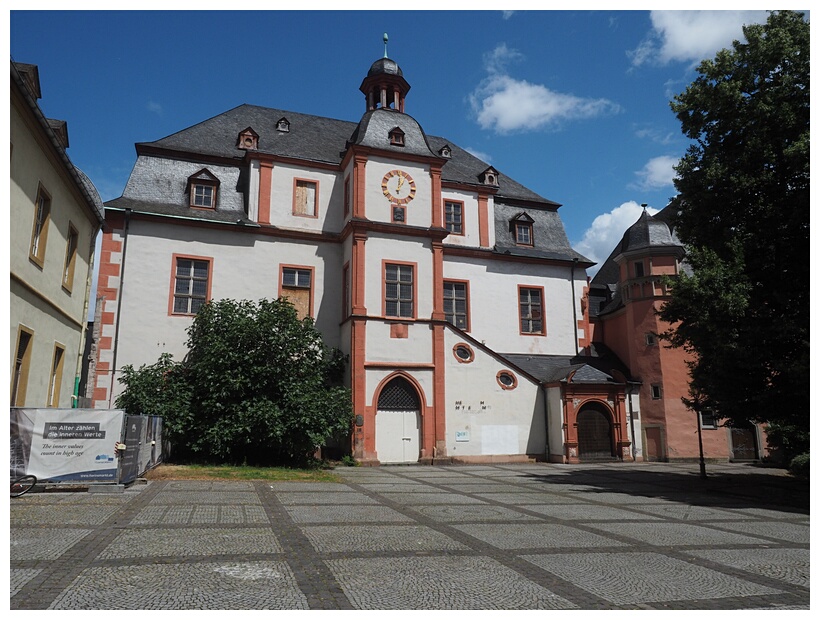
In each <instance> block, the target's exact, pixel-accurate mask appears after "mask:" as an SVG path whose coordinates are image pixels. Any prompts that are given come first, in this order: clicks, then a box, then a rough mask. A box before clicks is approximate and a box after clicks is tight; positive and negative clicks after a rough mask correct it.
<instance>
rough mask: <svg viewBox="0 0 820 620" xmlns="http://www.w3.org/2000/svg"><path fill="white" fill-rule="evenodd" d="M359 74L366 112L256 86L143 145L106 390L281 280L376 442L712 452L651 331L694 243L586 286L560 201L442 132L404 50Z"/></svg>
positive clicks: (551, 452) (364, 446)
mask: <svg viewBox="0 0 820 620" xmlns="http://www.w3.org/2000/svg"><path fill="white" fill-rule="evenodd" d="M351 90H352V89H351ZM359 90H360V92H361V96H363V99H362V101H363V104H364V105H363V108H364V110H363V115H362V117H361V119H359V120H358V122H349V121H341V120H335V119H331V118H325V117H318V116H312V115H306V114H301V113H297V112H290V111H284V110H277V109H273V108H267V107H259V106H253V105H247V104H245V105H240V106H238V107H236V108H234V109H232V110H229V111H227V112H224V113H223V114H220V115H218V116H215V117H213V118H211V119H208V120H206V121H203V122H202V123H200V124H198V125H194V126H193V127H189V128H187V129H184V130H182V131H180V132H178V133H175V134H172V135H170V136H167V137H165V138H162V139H160V140H157V141H154V142H145V143H139V144H137V145H136V148H137V161H136V163H135V165H134V169H133V171H132V173H131V176H130V178H129V180H128V183H127V185H126V187H125V190H124V191H123V195H122V197H120V198H117V199H115V200H112V201H110V202H108V203H107V204H106V205H105V217H106V224H107V226H106V230H105V233H104V237H103V242H102V254H101V267H100V277H99V288H98V297H100V298H101V304H102V306H101V309H100V310H99V316H100V321H99V328H98V329H97V330H96V331H97V333H96V345H97V352H98V354H97V358H96V366H95V369H94V372H93V373H92V374H91V375H90V376H89V382H88V385H89V387H88V394H87V395H88V396H89V397H90V398H92V399H93V402H94V406H95V407H100V408H108V407H111V406H113V405H114V403H115V401H116V396H117V394H118V393H119V392H120V391H121V389H122V386H121V385H120V384H119V382H118V378H119V376H120V375H119V370H120V369H121V368H122V367H123V366H124V365H126V364H131V365H133V366H134V367H139V366H140V365H142V364H151V363H154V362H155V361H156V360H157V359H158V357H159V356H160V354H161V353H163V352H168V353H171V354H173V356H174V358H175V359H181V358H182V357H183V356H184V355H185V346H184V343H185V328H186V327H187V326H188V325H190V323H191V320H192V317H193V316H194V315H195V314H196V312H197V310H198V309H199V307H200V306H201V305H202V304H204V303H206V302H207V301H208V300H210V299H222V298H232V299H259V298H274V297H279V296H282V297H287V298H289V299H290V300H291V301H292V302H293V303H294V305H295V306H296V308H297V310H298V312H299V313H300V314H301V315H302V316H310V317H311V318H312V319H313V320H314V322H315V324H316V326H317V328H318V329H319V330H320V331H321V332H322V334H323V336H324V339H325V342H326V343H327V344H328V345H330V346H335V347H338V348H340V349H341V350H342V351H343V352H344V353H345V354H346V355H348V359H349V364H348V368H349V377H348V381H349V386H350V388H351V392H352V399H353V408H354V414H355V418H354V423H353V429H352V438H351V444H350V450H351V451H352V454H353V456H354V457H355V458H356V459H357V460H358V461H360V462H362V463H366V464H374V465H376V464H382V463H418V462H421V463H450V462H472V463H476V462H494V461H515V460H545V461H551V462H566V463H573V462H579V461H585V460H594V459H624V460H631V459H644V458H652V459H655V458H657V459H667V458H693V457H694V456H696V453H697V451H696V449H695V451H694V452H693V450H692V446H693V445H695V447H696V444H693V443H692V442H696V438H695V435H694V431H695V428H696V426H695V420H694V419H693V416H692V415H690V414H688V413H687V412H685V411H681V410H680V407H676V406H675V405H674V402H673V401H674V400H675V399H676V398H677V400H678V402H679V396H676V395H675V393H674V392H675V391H678V393H679V394H683V393H685V374H684V370H683V368H682V366H680V360H678V366H675V369H674V370H672V365H667V363H666V360H670V363H671V360H672V358H673V356H672V355H671V354H669V355H666V353H665V352H662V350H661V348H659V347H656V348H655V349H654V352H655V353H654V354H655V358H652V360H650V357H651V355H652V353H651V352H647V348H646V345H642V346H640V347H638V344H640V343H638V344H636V342H637V341H636V338H639V339H642V338H644V334H645V333H649V332H653V331H654V332H657V328H656V327H653V326H651V325H649V323H648V322H647V321H649V320H650V319H648V318H647V317H646V316H642V317H638V314H639V313H641V312H643V313H646V312H648V311H649V309H650V308H651V307H652V304H654V303H657V302H659V301H661V300H662V294H661V292H660V291H658V290H655V289H653V288H652V287H653V283H652V278H653V276H655V275H657V274H659V273H661V271H664V272H672V270H674V269H677V268H678V266H679V264H680V258H681V251H680V247H679V246H675V247H674V248H673V247H671V246H670V247H664V248H663V251H658V252H657V257H656V258H655V257H654V256H655V254H653V253H654V252H656V248H655V247H654V246H652V245H651V244H650V245H649V246H647V247H642V248H638V246H637V245H636V246H629V247H626V248H624V250H623V251H621V252H619V253H618V254H617V255H615V256H613V259H612V260H613V261H614V262H615V264H616V265H617V266H618V267H619V268H620V270H621V273H620V275H618V274H616V276H617V277H616V278H615V279H614V280H612V281H611V282H609V281H607V282H603V280H601V281H600V282H598V281H597V278H596V281H593V282H592V287H591V288H590V286H589V284H590V283H589V281H588V279H587V276H586V268H588V267H590V266H592V264H593V263H592V262H591V261H590V260H588V259H587V258H585V257H584V256H582V255H580V254H579V253H577V252H576V251H575V250H573V249H572V247H570V244H569V242H568V240H567V236H566V233H565V231H564V227H563V224H562V222H561V219H560V216H559V214H558V208H559V206H560V205H559V204H558V203H556V202H553V201H552V200H549V199H546V198H544V197H542V196H540V195H538V194H536V193H535V192H533V191H531V190H529V189H528V188H526V187H524V186H523V185H521V184H520V183H517V182H516V181H515V180H513V179H512V178H511V177H509V176H507V175H506V174H505V173H503V172H502V171H499V170H496V169H495V168H493V167H492V166H491V165H489V164H488V163H486V162H483V161H481V160H480V159H478V158H476V157H475V156H473V155H471V154H470V153H468V152H467V151H465V150H464V149H462V148H460V147H458V146H457V145H456V144H454V143H453V142H452V141H450V140H447V139H446V138H443V137H438V136H433V135H428V134H426V133H425V132H424V130H423V129H422V127H421V125H420V124H419V122H418V121H417V120H415V119H414V118H413V117H412V116H410V115H409V114H408V110H409V109H410V107H411V106H410V104H409V102H408V97H407V96H408V92H409V91H410V84H409V83H408V82H407V81H406V80H405V78H404V75H403V73H402V71H401V69H400V68H399V66H398V64H397V63H396V62H395V61H393V60H391V59H390V58H387V57H386V56H385V57H384V58H381V59H379V60H377V61H376V62H374V63H373V64H372V66H371V67H370V68H369V71H367V73H366V75H365V76H364V79H363V81H362V82H361V84H360V86H359ZM630 230H631V229H630ZM668 235H669V231H668V228H667V236H668ZM643 252H645V254H642V253H643ZM638 254H640V255H641V256H643V257H644V259H645V261H646V262H645V269H646V271H645V272H643V273H641V275H640V276H636V277H635V278H633V277H632V276H628V275H627V268H629V269H634V263H635V261H636V260H637V256H638ZM607 273H609V270H607ZM633 286H644V287H645V290H646V293H642V294H640V295H638V293H634V296H632V297H629V298H624V297H623V295H621V292H623V291H625V290H629V291H632V290H633V289H632V287H633ZM653 291H655V292H653ZM630 294H632V293H630ZM593 295H597V297H595V296H593ZM593 306H594V311H593ZM598 341H600V343H599V342H598ZM653 360H654V361H653ZM650 369H651V371H652V373H659V374H657V375H656V374H651V373H650V372H649V371H650ZM667 372H668V373H670V374H668V375H665V374H664V373H667ZM661 375H663V377H662V378H659V379H656V376H657V377H661ZM656 382H657V383H658V385H659V386H660V390H661V392H660V394H661V397H660V398H659V399H655V398H654V394H655V392H654V391H653V390H654V389H655V384H656ZM658 400H659V401H660V402H656V401H658ZM719 433H720V431H716V432H715V433H714V435H715V439H714V440H711V439H710V443H709V446H710V448H709V449H710V456H716V457H720V458H726V457H727V456H728V455H729V444H728V443H727V442H726V441H724V442H723V451H722V452H721V451H720V450H718V448H719V446H720V440H719V439H718V438H717V435H718V434H719ZM733 437H734V435H733Z"/></svg>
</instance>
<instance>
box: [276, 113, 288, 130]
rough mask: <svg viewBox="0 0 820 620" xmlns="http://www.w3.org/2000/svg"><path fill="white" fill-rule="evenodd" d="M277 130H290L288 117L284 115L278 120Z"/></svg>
mask: <svg viewBox="0 0 820 620" xmlns="http://www.w3.org/2000/svg"><path fill="white" fill-rule="evenodd" d="M276 131H281V132H282V133H288V132H289V131H290V121H289V120H288V119H286V118H285V117H284V116H283V117H282V118H280V119H279V120H278V121H276Z"/></svg>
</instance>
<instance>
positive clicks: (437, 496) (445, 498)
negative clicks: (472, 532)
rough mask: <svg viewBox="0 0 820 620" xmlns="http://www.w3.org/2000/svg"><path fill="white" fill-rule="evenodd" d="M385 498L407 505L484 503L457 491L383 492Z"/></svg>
mask: <svg viewBox="0 0 820 620" xmlns="http://www.w3.org/2000/svg"><path fill="white" fill-rule="evenodd" d="M380 495H381V496H382V497H384V498H385V499H389V500H390V501H393V502H399V503H400V504H403V505H406V506H412V505H419V506H424V505H429V504H483V503H484V502H482V501H481V500H480V499H477V498H475V497H469V496H467V495H458V494H455V493H436V492H431V493H392V492H391V493H381V494H380Z"/></svg>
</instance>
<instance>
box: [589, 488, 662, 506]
mask: <svg viewBox="0 0 820 620" xmlns="http://www.w3.org/2000/svg"><path fill="white" fill-rule="evenodd" d="M573 495H574V497H576V498H577V499H580V500H584V501H589V502H599V503H603V504H667V503H670V500H668V499H666V498H663V497H647V496H645V495H630V494H629V493H609V492H606V491H597V490H587V491H579V492H577V493H574V494H573Z"/></svg>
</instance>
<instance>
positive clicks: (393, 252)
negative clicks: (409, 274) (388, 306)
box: [365, 233, 433, 319]
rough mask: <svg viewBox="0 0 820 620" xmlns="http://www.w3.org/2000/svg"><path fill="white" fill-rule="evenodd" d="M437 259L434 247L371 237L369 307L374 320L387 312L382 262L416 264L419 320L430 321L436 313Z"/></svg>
mask: <svg viewBox="0 0 820 620" xmlns="http://www.w3.org/2000/svg"><path fill="white" fill-rule="evenodd" d="M432 257H433V255H432V252H431V250H430V243H429V242H426V241H417V240H415V239H412V238H408V239H400V238H395V237H388V236H385V235H382V234H380V233H370V236H369V237H368V239H367V241H366V242H365V307H366V308H367V312H368V314H369V315H370V316H382V313H383V312H384V308H383V305H384V304H383V298H382V291H383V286H384V273H383V267H382V261H383V260H386V261H388V262H390V261H396V262H398V263H416V269H415V271H414V274H413V275H414V277H415V278H416V299H415V300H414V301H415V303H416V308H415V310H416V318H419V319H429V318H430V315H431V314H432V313H433V287H432V285H431V283H432V282H433V265H432V263H433V258H432Z"/></svg>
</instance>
